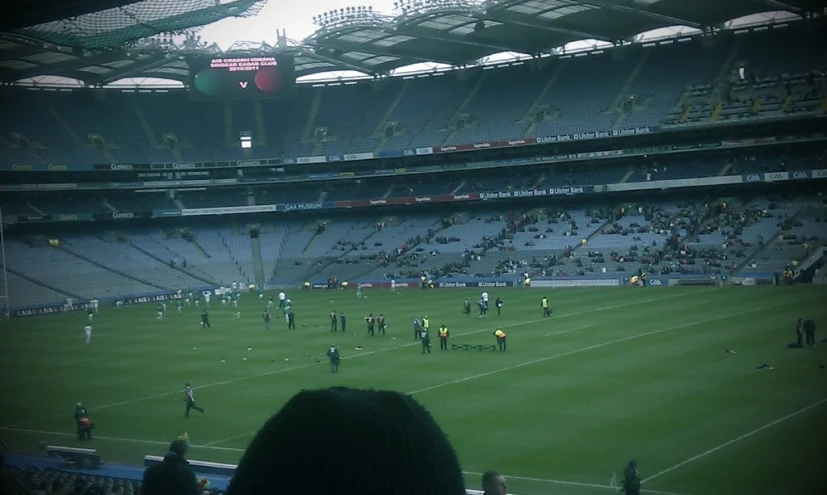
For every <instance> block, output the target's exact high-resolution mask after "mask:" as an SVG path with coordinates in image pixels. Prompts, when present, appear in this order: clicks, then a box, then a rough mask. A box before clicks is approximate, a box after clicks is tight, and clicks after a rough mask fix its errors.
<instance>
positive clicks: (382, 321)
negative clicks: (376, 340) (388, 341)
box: [376, 313, 386, 335]
mask: <svg viewBox="0 0 827 495" xmlns="http://www.w3.org/2000/svg"><path fill="white" fill-rule="evenodd" d="M376 324H377V325H378V326H379V334H381V335H385V326H386V324H385V315H383V314H381V313H380V314H379V317H378V318H377V319H376Z"/></svg>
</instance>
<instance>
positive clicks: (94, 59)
mask: <svg viewBox="0 0 827 495" xmlns="http://www.w3.org/2000/svg"><path fill="white" fill-rule="evenodd" d="M125 56H126V55H125V54H124V52H122V51H111V52H105V53H101V54H98V55H92V56H90V57H77V58H73V59H71V60H66V61H63V62H58V63H56V64H48V63H46V64H40V65H38V67H34V68H31V69H25V70H22V71H20V72H18V73H17V75H16V77H17V79H18V80H19V79H27V78H29V77H35V76H42V75H47V74H48V75H56V76H62V75H64V73H65V72H67V71H74V70H77V69H79V68H82V67H89V66H92V65H100V64H105V63H107V62H115V61H118V60H123V59H124V57H125ZM34 63H37V62H34ZM87 76H88V74H87Z"/></svg>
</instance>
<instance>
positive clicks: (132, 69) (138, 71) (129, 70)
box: [97, 55, 170, 86]
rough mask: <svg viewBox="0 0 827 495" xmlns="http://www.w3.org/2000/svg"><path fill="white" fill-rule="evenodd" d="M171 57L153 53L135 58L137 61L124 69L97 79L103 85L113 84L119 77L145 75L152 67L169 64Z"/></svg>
mask: <svg viewBox="0 0 827 495" xmlns="http://www.w3.org/2000/svg"><path fill="white" fill-rule="evenodd" d="M169 61H170V59H168V58H166V57H165V56H163V55H153V56H152V57H150V58H146V59H138V60H135V63H134V64H132V65H130V66H128V67H125V68H124V70H122V71H117V70H116V71H115V73H113V74H112V75H109V76H105V77H102V78H101V79H99V80H98V81H97V83H98V84H101V85H103V86H105V85H107V84H111V83H113V82H115V81H117V80H119V79H124V78H126V77H144V74H145V73H146V72H147V71H150V70H152V69H156V68H158V67H161V66H163V65H165V64H167V63H168V62H169Z"/></svg>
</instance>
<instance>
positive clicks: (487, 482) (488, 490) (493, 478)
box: [482, 471, 508, 495]
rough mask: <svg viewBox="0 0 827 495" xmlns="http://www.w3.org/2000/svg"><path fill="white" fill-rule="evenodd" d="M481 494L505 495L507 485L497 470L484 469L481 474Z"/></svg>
mask: <svg viewBox="0 0 827 495" xmlns="http://www.w3.org/2000/svg"><path fill="white" fill-rule="evenodd" d="M482 490H483V495H506V493H507V492H506V490H508V485H506V483H505V476H503V475H502V474H500V473H498V472H497V471H486V472H484V473H483V474H482Z"/></svg>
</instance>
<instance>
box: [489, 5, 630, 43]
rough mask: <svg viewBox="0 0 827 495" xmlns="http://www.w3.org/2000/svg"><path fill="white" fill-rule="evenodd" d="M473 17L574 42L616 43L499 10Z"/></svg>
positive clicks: (598, 35) (597, 35)
mask: <svg viewBox="0 0 827 495" xmlns="http://www.w3.org/2000/svg"><path fill="white" fill-rule="evenodd" d="M473 15H474V17H476V18H478V19H490V20H492V21H499V22H503V23H506V24H512V25H514V26H523V27H528V28H533V29H541V30H543V31H548V32H551V33H558V34H564V35H566V36H571V37H572V39H573V40H578V39H581V40H585V39H595V40H600V41H608V42H610V43H611V42H612V41H614V40H611V39H609V38H607V37H606V36H603V35H600V34H595V33H587V32H584V31H578V30H573V29H565V28H560V27H556V26H553V25H551V24H550V23H549V22H545V21H541V20H538V19H537V18H536V17H533V16H528V15H521V14H515V13H513V12H508V11H506V10H499V9H498V10H493V11H492V10H484V11H476V12H474V14H473Z"/></svg>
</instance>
